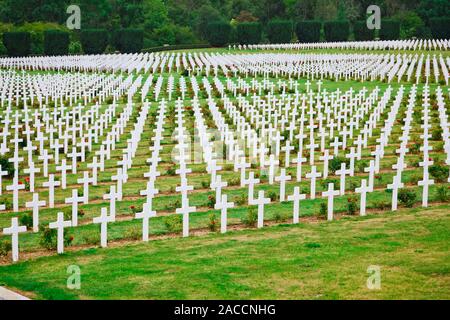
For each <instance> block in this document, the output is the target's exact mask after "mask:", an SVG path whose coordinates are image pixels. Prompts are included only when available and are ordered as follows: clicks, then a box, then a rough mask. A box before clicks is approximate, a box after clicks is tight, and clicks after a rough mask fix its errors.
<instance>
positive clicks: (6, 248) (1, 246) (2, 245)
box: [0, 239, 12, 257]
mask: <svg viewBox="0 0 450 320" xmlns="http://www.w3.org/2000/svg"><path fill="white" fill-rule="evenodd" d="M11 250H12V245H11V241H10V240H7V239H3V240H0V257H6V256H7V255H8V254H9V252H11Z"/></svg>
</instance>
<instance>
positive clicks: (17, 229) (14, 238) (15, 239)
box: [3, 217, 27, 262]
mask: <svg viewBox="0 0 450 320" xmlns="http://www.w3.org/2000/svg"><path fill="white" fill-rule="evenodd" d="M26 231H27V227H26V226H19V218H17V217H14V218H11V227H9V228H4V229H3V234H5V235H11V245H12V260H13V261H14V262H17V261H19V233H23V232H26Z"/></svg>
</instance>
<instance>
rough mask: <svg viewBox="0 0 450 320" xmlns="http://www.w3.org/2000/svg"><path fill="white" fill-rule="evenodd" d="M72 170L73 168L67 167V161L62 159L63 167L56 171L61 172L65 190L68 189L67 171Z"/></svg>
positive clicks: (62, 184)
mask: <svg viewBox="0 0 450 320" xmlns="http://www.w3.org/2000/svg"><path fill="white" fill-rule="evenodd" d="M70 168H71V167H70V166H68V165H67V160H66V159H62V160H61V165H60V166H56V170H57V171H61V188H62V189H64V190H65V189H66V188H67V170H68V169H70Z"/></svg>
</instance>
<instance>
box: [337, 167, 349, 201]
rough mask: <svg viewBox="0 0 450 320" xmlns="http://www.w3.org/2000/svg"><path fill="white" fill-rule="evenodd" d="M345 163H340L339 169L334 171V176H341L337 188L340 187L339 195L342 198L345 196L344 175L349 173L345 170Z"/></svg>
mask: <svg viewBox="0 0 450 320" xmlns="http://www.w3.org/2000/svg"><path fill="white" fill-rule="evenodd" d="M345 165H346V164H345V162H342V163H341V169H339V170H336V174H337V175H339V176H341V178H340V182H339V186H340V191H339V193H340V195H341V196H343V195H344V194H345V175H346V174H347V173H349V171H348V170H347V169H345Z"/></svg>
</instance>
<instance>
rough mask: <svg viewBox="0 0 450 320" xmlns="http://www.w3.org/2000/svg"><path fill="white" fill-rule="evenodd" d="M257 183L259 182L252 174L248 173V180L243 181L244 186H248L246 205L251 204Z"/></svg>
mask: <svg viewBox="0 0 450 320" xmlns="http://www.w3.org/2000/svg"><path fill="white" fill-rule="evenodd" d="M259 182H260V180H259V179H255V173H254V172H249V173H248V179H246V180H245V184H246V185H247V184H248V203H249V204H251V203H253V197H254V190H255V184H258V183H259ZM216 199H217V198H216Z"/></svg>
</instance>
